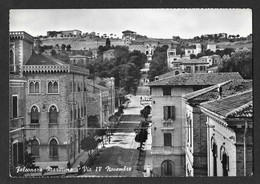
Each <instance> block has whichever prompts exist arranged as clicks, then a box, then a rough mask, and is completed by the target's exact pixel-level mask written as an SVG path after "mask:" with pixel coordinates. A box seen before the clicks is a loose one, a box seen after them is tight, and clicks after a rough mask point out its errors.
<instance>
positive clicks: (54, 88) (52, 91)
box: [47, 80, 59, 94]
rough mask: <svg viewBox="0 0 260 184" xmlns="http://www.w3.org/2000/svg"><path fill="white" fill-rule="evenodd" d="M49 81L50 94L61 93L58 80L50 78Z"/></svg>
mask: <svg viewBox="0 0 260 184" xmlns="http://www.w3.org/2000/svg"><path fill="white" fill-rule="evenodd" d="M47 83H48V93H50V94H57V93H59V89H58V86H59V85H58V80H51V81H49V80H48V81H47Z"/></svg>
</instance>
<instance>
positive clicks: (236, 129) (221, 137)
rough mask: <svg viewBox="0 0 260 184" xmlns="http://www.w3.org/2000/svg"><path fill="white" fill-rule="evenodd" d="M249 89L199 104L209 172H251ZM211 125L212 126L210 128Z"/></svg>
mask: <svg viewBox="0 0 260 184" xmlns="http://www.w3.org/2000/svg"><path fill="white" fill-rule="evenodd" d="M252 95H253V94H252V89H251V90H247V91H243V92H241V93H237V94H234V95H230V96H227V97H221V94H220V99H219V100H215V101H210V102H205V103H202V104H201V105H200V108H201V110H202V112H203V113H205V114H206V115H207V148H208V149H207V154H208V176H251V175H252V174H253V96H252ZM211 127H214V128H211Z"/></svg>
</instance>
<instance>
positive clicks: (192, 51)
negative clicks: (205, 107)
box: [184, 43, 202, 57]
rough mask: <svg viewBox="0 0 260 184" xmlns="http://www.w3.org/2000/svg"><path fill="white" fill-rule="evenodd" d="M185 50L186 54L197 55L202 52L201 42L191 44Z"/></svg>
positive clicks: (187, 55)
mask: <svg viewBox="0 0 260 184" xmlns="http://www.w3.org/2000/svg"><path fill="white" fill-rule="evenodd" d="M184 51H185V56H186V57H189V56H190V55H191V54H195V55H197V54H198V53H201V52H202V48H201V44H199V43H198V44H194V45H192V46H189V47H187V48H185V49H184Z"/></svg>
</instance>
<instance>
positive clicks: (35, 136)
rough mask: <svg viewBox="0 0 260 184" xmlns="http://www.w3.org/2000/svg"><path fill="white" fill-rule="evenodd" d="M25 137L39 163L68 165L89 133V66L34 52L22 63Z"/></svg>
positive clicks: (42, 164)
mask: <svg viewBox="0 0 260 184" xmlns="http://www.w3.org/2000/svg"><path fill="white" fill-rule="evenodd" d="M23 74H24V76H25V78H26V79H25V80H26V84H25V94H26V95H25V97H26V98H25V101H26V104H25V108H24V110H25V126H24V133H25V139H26V140H29V141H30V145H29V146H28V152H30V153H32V154H33V156H34V157H35V159H36V161H35V165H36V166H37V167H41V168H46V167H47V166H52V167H66V164H67V163H68V161H70V163H71V164H72V163H74V162H75V160H76V159H77V157H78V156H79V154H80V153H81V152H82V150H81V149H80V141H81V140H82V139H83V138H84V136H86V134H87V91H86V90H85V87H84V86H85V85H87V84H86V79H87V77H88V75H89V70H88V69H85V68H81V67H78V66H74V65H70V64H67V63H63V62H62V61H60V60H58V59H54V58H52V57H50V56H47V55H42V54H36V53H33V54H32V55H31V57H30V58H29V60H28V61H27V62H26V64H25V65H24V66H23Z"/></svg>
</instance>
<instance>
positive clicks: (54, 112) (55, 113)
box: [49, 105, 58, 123]
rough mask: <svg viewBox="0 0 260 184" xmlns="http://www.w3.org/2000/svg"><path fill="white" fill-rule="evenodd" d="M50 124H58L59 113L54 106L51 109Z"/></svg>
mask: <svg viewBox="0 0 260 184" xmlns="http://www.w3.org/2000/svg"><path fill="white" fill-rule="evenodd" d="M49 123H58V111H57V108H56V107H55V106H54V105H53V106H51V107H50V109H49Z"/></svg>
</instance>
